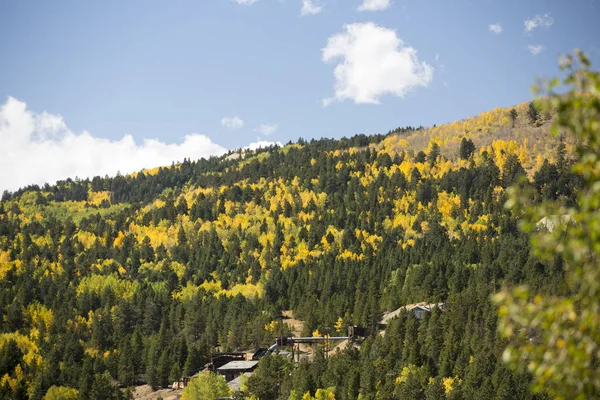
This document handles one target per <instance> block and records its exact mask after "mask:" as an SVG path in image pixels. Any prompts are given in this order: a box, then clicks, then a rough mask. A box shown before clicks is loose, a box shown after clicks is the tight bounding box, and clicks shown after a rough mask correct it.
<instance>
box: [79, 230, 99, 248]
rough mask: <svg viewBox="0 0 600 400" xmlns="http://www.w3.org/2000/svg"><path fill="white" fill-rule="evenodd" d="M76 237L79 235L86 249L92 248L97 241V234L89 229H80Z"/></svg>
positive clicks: (80, 241)
mask: <svg viewBox="0 0 600 400" xmlns="http://www.w3.org/2000/svg"><path fill="white" fill-rule="evenodd" d="M75 237H77V240H79V243H81V244H82V245H83V247H84V248H85V249H86V250H89V249H90V248H92V246H93V245H94V243H95V242H96V235H94V234H93V233H91V232H87V231H79V232H77V234H76V235H75Z"/></svg>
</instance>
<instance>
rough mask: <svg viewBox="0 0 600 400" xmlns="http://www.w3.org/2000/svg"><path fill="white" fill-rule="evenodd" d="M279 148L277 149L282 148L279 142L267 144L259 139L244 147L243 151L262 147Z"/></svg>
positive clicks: (267, 142)
mask: <svg viewBox="0 0 600 400" xmlns="http://www.w3.org/2000/svg"><path fill="white" fill-rule="evenodd" d="M275 145H277V146H279V147H283V145H282V144H281V143H280V142H269V141H266V140H260V138H257V139H256V142H252V143H250V144H249V145H248V146H246V147H244V148H243V150H257V149H262V148H264V147H270V146H275Z"/></svg>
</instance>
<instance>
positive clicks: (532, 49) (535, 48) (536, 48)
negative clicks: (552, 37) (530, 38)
mask: <svg viewBox="0 0 600 400" xmlns="http://www.w3.org/2000/svg"><path fill="white" fill-rule="evenodd" d="M527 48H528V49H529V52H530V53H531V54H532V55H534V56H537V55H538V54H540V53H541V52H542V51H544V49H545V47H544V46H542V45H541V44H538V45H533V44H530V45H529V46H527Z"/></svg>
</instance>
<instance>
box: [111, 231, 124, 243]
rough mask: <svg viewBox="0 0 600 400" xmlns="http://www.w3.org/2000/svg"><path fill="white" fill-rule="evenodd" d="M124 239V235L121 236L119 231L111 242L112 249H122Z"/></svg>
mask: <svg viewBox="0 0 600 400" xmlns="http://www.w3.org/2000/svg"><path fill="white" fill-rule="evenodd" d="M124 239H125V235H124V234H123V232H121V231H119V233H118V234H117V237H116V238H115V240H114V241H113V246H114V247H123V240H124Z"/></svg>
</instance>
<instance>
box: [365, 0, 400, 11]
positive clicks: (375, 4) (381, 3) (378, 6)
mask: <svg viewBox="0 0 600 400" xmlns="http://www.w3.org/2000/svg"><path fill="white" fill-rule="evenodd" d="M391 5H392V3H391V1H390V0H364V1H363V3H362V4H361V5H360V6H359V7H358V11H380V10H385V9H386V8H389V7H390V6H391Z"/></svg>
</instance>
